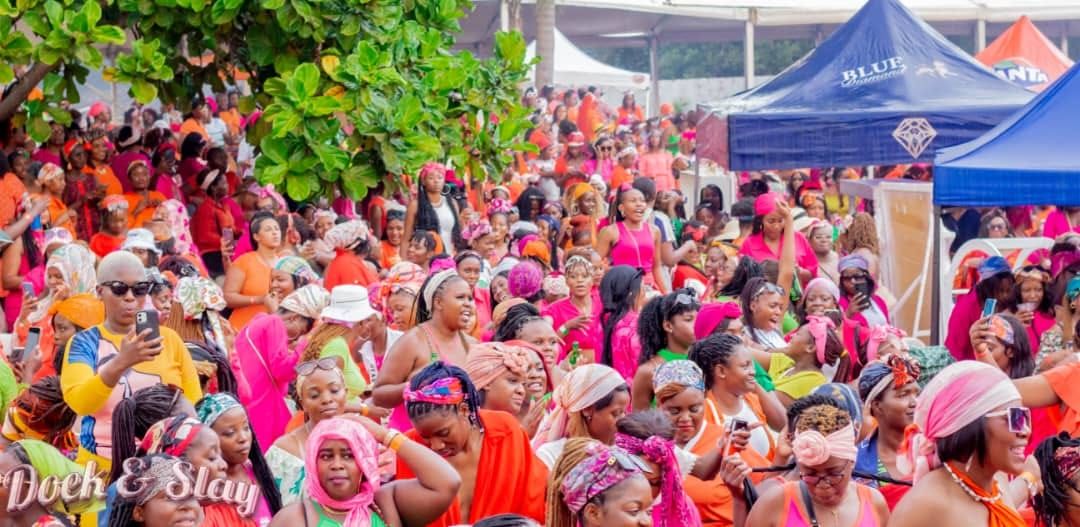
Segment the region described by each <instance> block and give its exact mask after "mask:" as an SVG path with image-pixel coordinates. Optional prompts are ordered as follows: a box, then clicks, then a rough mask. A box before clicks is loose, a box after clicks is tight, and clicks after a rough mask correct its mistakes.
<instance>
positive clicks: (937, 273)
mask: <svg viewBox="0 0 1080 527" xmlns="http://www.w3.org/2000/svg"><path fill="white" fill-rule="evenodd" d="M930 221H932V222H934V229H933V233H934V243H933V245H932V248H931V249H930V250H932V251H934V254H933V255H932V258H933V260H932V262H933V263H931V265H930V276H928V277H926V278H929V279H930V280H933V282H931V285H932V286H933V288H932V289H931V290H930V345H931V346H937V345H939V344H941V338H940V336H941V270H940V269H941V206H940V205H934V215H933V217H932V218H930Z"/></svg>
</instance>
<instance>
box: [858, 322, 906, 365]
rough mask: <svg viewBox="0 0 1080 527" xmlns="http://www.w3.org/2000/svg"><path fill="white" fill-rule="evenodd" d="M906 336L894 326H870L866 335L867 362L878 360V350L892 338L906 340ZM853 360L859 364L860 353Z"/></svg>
mask: <svg viewBox="0 0 1080 527" xmlns="http://www.w3.org/2000/svg"><path fill="white" fill-rule="evenodd" d="M905 336H906V335H905V334H904V331H903V330H902V329H900V328H895V327H892V326H870V328H869V329H868V330H867V335H866V362H867V363H870V362H873V361H875V360H877V358H878V348H879V347H881V344H882V343H884V342H887V341H888V340H889V339H890V338H892V337H896V338H904V337H905ZM852 360H854V361H855V363H858V362H859V357H858V353H856V354H854V356H853V357H852Z"/></svg>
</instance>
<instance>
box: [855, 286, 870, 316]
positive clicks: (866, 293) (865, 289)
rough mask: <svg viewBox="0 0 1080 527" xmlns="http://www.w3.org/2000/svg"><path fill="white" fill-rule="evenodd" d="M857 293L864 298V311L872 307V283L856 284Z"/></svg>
mask: <svg viewBox="0 0 1080 527" xmlns="http://www.w3.org/2000/svg"><path fill="white" fill-rule="evenodd" d="M855 292H856V293H859V294H861V295H862V296H863V301H862V306H861V307H862V308H863V309H866V308H868V307H870V282H868V281H865V280H864V281H862V282H859V283H857V284H855Z"/></svg>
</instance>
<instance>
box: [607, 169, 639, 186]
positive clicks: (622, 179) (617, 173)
mask: <svg viewBox="0 0 1080 527" xmlns="http://www.w3.org/2000/svg"><path fill="white" fill-rule="evenodd" d="M633 182H634V176H633V175H632V174H631V173H630V171H629V170H627V169H625V168H623V167H622V165H615V170H612V171H611V191H612V192H614V191H616V190H618V189H619V187H620V186H622V184H623V183H633Z"/></svg>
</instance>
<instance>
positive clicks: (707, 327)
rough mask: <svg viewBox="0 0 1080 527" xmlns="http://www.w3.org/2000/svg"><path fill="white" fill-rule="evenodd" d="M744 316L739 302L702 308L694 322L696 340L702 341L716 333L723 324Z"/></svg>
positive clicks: (706, 305) (709, 305)
mask: <svg viewBox="0 0 1080 527" xmlns="http://www.w3.org/2000/svg"><path fill="white" fill-rule="evenodd" d="M741 316H742V308H740V307H739V304H738V302H719V303H710V304H705V305H703V306H701V310H700V311H698V315H697V319H695V320H694V338H696V339H698V340H701V339H703V338H705V337H708V336H709V335H712V334H713V332H714V331H716V327H717V326H719V325H720V323H721V322H723V321H724V320H727V319H729V318H739V317H741Z"/></svg>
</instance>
